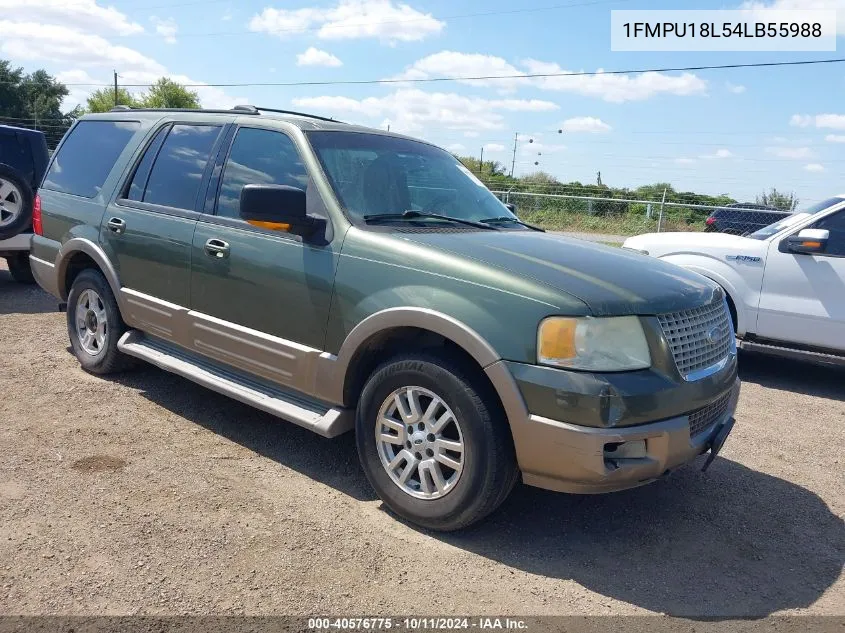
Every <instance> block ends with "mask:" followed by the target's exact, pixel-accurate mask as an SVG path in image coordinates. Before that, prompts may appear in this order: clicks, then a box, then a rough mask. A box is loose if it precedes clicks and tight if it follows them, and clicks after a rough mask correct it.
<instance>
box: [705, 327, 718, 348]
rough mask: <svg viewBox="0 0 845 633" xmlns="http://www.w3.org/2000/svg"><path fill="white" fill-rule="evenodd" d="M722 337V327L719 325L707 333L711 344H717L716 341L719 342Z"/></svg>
mask: <svg viewBox="0 0 845 633" xmlns="http://www.w3.org/2000/svg"><path fill="white" fill-rule="evenodd" d="M721 338H722V328H720V327H719V326H718V325H717V326H716V327H714V328H713V329H712V330H710V331H709V332H708V333H707V342H708V343H710V344H711V345H715V344H716V343H718V342H719V339H721Z"/></svg>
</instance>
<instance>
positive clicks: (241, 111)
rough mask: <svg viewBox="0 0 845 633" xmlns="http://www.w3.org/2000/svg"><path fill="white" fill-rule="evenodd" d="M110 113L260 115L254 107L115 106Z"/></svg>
mask: <svg viewBox="0 0 845 633" xmlns="http://www.w3.org/2000/svg"><path fill="white" fill-rule="evenodd" d="M109 112H205V113H208V114H232V113H233V112H237V113H239V114H259V112H258V109H257V108H254V107H253V106H242V105H238V106H235V107H234V108H232V109H231V110H215V109H209V108H132V107H130V106H127V105H117V106H114V107H113V108H112V109H111V110H109Z"/></svg>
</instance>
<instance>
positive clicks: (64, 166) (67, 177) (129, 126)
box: [42, 121, 141, 198]
mask: <svg viewBox="0 0 845 633" xmlns="http://www.w3.org/2000/svg"><path fill="white" fill-rule="evenodd" d="M140 126H141V124H140V123H139V122H137V121H80V122H79V123H77V124H76V127H74V128H73V130H72V131H71V132H70V136H68V137H67V138H66V139H65V141H64V143H62V146H61V148H60V149H59V153H58V154H57V155H56V158H55V159H54V160H53V163H52V165H50V170H49V171H48V172H47V176H46V177H45V179H44V184H43V185H42V189H51V190H53V191H61V192H63V193H70V194H73V195H75V196H83V197H85V198H93V197H94V196H96V195H97V194H99V193H100V190H101V189H102V188H103V183H104V182H106V178H108V176H109V173H110V172H111V170H112V167H114V163H115V161H116V160H117V157H118V156H120V153H121V152H122V151H123V150H124V149H125V148H126V145H127V144H128V143H129V139H131V138H132V135H133V134H135V132H136V131H137V130H138V128H139V127H140Z"/></svg>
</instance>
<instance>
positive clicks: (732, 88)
mask: <svg viewBox="0 0 845 633" xmlns="http://www.w3.org/2000/svg"><path fill="white" fill-rule="evenodd" d="M725 88H727V89H728V92H732V93H734V94H735V95H741V94H742V93H743V92H745V86H742V85H739V84H732V83H731V82H730V81H728V82H726V83H725Z"/></svg>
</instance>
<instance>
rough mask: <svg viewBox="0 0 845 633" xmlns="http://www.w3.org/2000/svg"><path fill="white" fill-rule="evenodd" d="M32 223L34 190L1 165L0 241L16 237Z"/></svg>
mask: <svg viewBox="0 0 845 633" xmlns="http://www.w3.org/2000/svg"><path fill="white" fill-rule="evenodd" d="M31 223H32V189H31V188H30V187H29V185H28V184H26V183H25V182H24V181H23V180H22V179H21V178H20V176H18V175H17V174H16V173H15V172H14V171H12V170H11V169H8V168H6V167H3V166H1V165H0V240H5V239H8V238H10V237H14V236H15V235H17V234H18V233H21V232H22V231H24V230H25V229H26V228H28V227H29V225H30V224H31Z"/></svg>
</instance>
